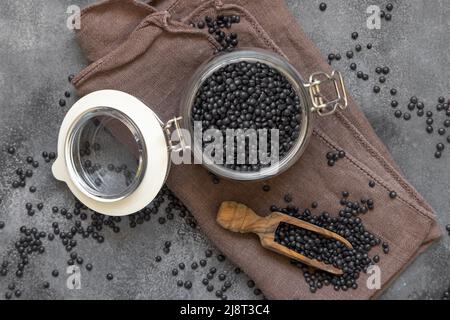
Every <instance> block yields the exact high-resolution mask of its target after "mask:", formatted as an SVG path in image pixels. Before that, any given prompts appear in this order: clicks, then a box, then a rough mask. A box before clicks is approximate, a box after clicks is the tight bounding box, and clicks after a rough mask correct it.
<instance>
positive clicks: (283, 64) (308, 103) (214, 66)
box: [181, 49, 347, 181]
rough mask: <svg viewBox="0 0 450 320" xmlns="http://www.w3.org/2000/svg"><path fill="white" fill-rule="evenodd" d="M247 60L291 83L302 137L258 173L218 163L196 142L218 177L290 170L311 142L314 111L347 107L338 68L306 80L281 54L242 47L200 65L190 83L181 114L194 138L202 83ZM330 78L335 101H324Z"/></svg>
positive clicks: (261, 176) (254, 178) (256, 175)
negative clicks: (194, 118)
mask: <svg viewBox="0 0 450 320" xmlns="http://www.w3.org/2000/svg"><path fill="white" fill-rule="evenodd" d="M243 61H245V62H250V63H257V62H260V63H263V64H265V65H268V66H269V67H271V68H273V69H275V70H277V71H278V72H279V73H280V74H281V75H282V76H284V77H285V78H286V79H287V80H288V81H289V82H290V84H291V85H292V88H293V89H294V90H295V92H296V94H297V96H298V97H299V98H300V107H301V108H302V112H301V127H300V134H299V137H298V138H297V140H296V142H295V144H294V145H293V147H292V148H291V149H290V151H289V152H288V153H287V155H286V156H285V157H283V158H281V159H280V160H279V162H277V163H275V164H272V165H271V166H269V167H266V168H262V169H261V170H259V171H255V172H251V171H247V172H243V171H237V170H232V169H229V168H226V167H225V166H223V165H217V164H214V161H213V160H212V159H210V158H208V157H207V156H206V155H205V154H202V153H203V152H202V150H201V149H199V148H201V145H200V144H196V145H194V147H196V148H197V150H194V155H196V156H199V155H200V156H202V159H198V160H199V161H201V162H202V163H203V165H204V166H205V167H206V168H207V169H208V170H209V171H210V172H212V173H214V174H215V175H217V176H220V177H224V178H228V179H233V180H239V181H257V180H263V179H268V178H271V177H273V176H276V175H278V174H280V173H282V172H284V171H286V170H287V169H289V168H290V167H291V166H292V165H293V164H294V163H295V162H296V161H297V160H298V159H299V158H300V157H301V155H302V154H303V152H304V151H305V149H306V147H307V145H308V142H309V138H310V136H311V132H312V127H313V126H312V122H313V119H312V113H313V112H317V113H318V114H319V115H321V116H324V115H328V114H331V113H333V112H334V111H335V110H336V108H338V107H339V108H340V109H344V108H345V107H346V106H347V97H346V92H345V88H344V84H343V80H342V78H341V75H340V73H338V72H336V71H334V72H333V73H332V74H331V75H327V74H325V73H315V74H314V75H311V77H310V81H309V82H305V81H304V80H303V79H302V77H301V76H300V74H299V73H298V72H297V71H296V70H295V68H294V67H293V66H292V65H291V64H290V63H289V62H288V61H287V60H285V59H283V58H282V57H280V56H279V55H276V54H274V53H271V52H268V51H264V50H260V49H248V50H238V51H235V52H232V53H227V54H224V55H221V56H218V57H215V58H213V59H211V60H210V61H208V62H206V63H205V64H203V65H202V66H201V67H199V68H198V70H197V71H196V73H195V74H194V75H193V76H192V78H191V80H190V81H189V82H188V85H187V88H186V89H185V92H184V95H183V99H182V102H181V115H182V118H183V127H184V128H189V130H190V136H191V137H194V130H193V128H194V126H193V122H192V108H193V105H194V101H195V98H196V95H197V92H198V90H199V89H200V87H201V85H202V84H203V83H204V82H205V81H206V80H207V79H208V78H209V77H210V76H211V75H213V74H214V73H215V72H217V71H218V70H219V69H221V68H223V67H225V66H227V65H230V64H235V63H239V62H243ZM326 81H329V82H332V83H333V85H334V86H335V90H336V97H335V98H334V99H333V101H328V102H327V103H324V97H323V96H322V95H321V93H320V85H321V84H323V83H324V82H326Z"/></svg>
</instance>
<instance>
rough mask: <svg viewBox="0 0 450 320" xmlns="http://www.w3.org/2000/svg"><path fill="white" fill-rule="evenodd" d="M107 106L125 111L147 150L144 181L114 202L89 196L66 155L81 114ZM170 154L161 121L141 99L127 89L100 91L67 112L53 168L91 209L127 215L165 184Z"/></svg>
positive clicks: (138, 208) (136, 209)
mask: <svg viewBox="0 0 450 320" xmlns="http://www.w3.org/2000/svg"><path fill="white" fill-rule="evenodd" d="M98 107H108V108H111V109H115V110H118V111H120V112H122V113H124V114H126V115H127V116H128V117H129V118H130V119H131V120H132V121H133V122H134V124H135V125H136V127H137V128H139V130H140V132H141V134H142V138H143V140H144V141H143V144H144V145H145V149H146V150H147V165H146V170H145V172H144V175H143V178H142V181H141V183H140V184H139V185H138V187H137V188H136V190H134V192H132V193H131V194H130V195H129V196H127V197H125V198H122V199H119V200H115V201H111V200H109V201H99V200H97V199H96V197H95V196H89V195H88V193H87V192H86V190H82V189H83V188H82V186H81V184H80V183H78V182H77V181H74V180H76V179H74V177H73V174H71V172H70V171H71V169H69V168H71V166H72V164H71V162H70V159H67V157H66V150H67V147H68V146H67V145H66V144H67V142H68V135H69V134H70V130H71V128H72V127H73V125H74V124H75V123H74V122H76V121H77V119H79V117H80V115H82V114H84V113H86V112H87V111H89V110H91V109H95V108H98ZM168 162H169V154H168V149H167V141H166V136H165V134H164V131H163V129H162V127H161V123H160V120H159V119H158V117H157V116H156V115H155V113H154V112H153V111H152V110H151V109H150V108H149V107H147V106H146V105H145V104H144V103H143V102H142V101H140V100H139V99H137V98H135V97H134V96H132V95H129V94H127V93H125V92H121V91H116V90H101V91H96V92H93V93H90V94H88V95H86V96H84V97H83V98H81V99H80V100H78V101H77V102H76V103H75V104H74V105H73V106H72V108H71V109H70V110H69V111H68V112H67V114H66V116H65V118H64V120H63V123H62V125H61V128H60V132H59V137H58V158H57V159H56V160H55V163H54V164H53V167H52V171H53V175H54V176H55V178H56V179H58V180H60V181H64V182H65V183H66V184H67V186H68V187H69V189H70V191H72V193H73V194H74V195H75V197H77V199H78V200H80V201H81V202H82V203H83V204H85V205H86V206H87V207H89V208H90V209H92V210H94V211H97V212H99V213H102V214H107V215H110V216H125V215H129V214H132V213H134V212H137V211H139V210H141V209H143V208H144V207H145V206H146V205H148V204H149V203H150V202H151V201H152V200H153V199H154V198H155V197H156V196H157V194H158V193H159V191H160V190H161V188H162V186H163V185H164V183H165V180H166V175H167V170H168Z"/></svg>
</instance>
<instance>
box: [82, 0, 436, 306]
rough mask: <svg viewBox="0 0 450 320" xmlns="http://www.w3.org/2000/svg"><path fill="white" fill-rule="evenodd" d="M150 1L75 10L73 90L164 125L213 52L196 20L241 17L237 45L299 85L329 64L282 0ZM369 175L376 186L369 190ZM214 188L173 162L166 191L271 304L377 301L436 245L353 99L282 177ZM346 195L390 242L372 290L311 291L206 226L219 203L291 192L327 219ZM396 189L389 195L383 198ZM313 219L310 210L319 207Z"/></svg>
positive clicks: (284, 268) (423, 211) (418, 202)
mask: <svg viewBox="0 0 450 320" xmlns="http://www.w3.org/2000/svg"><path fill="white" fill-rule="evenodd" d="M151 3H152V4H153V5H154V6H150V5H145V4H142V3H138V2H135V1H131V0H127V1H124V0H110V1H105V2H102V3H100V4H97V5H94V6H91V7H88V8H86V9H85V10H83V13H82V23H81V26H82V29H81V30H80V31H79V32H78V33H77V38H78V41H79V43H80V46H81V48H82V49H83V50H84V52H85V54H86V56H87V57H88V59H89V60H90V62H92V64H91V65H89V66H88V67H87V68H86V69H85V70H83V71H82V72H81V73H80V74H79V75H77V77H76V78H75V79H74V85H75V86H76V88H77V90H78V92H79V94H80V95H85V94H87V93H89V92H92V91H95V90H100V89H117V90H122V91H125V92H128V93H130V94H132V95H135V96H137V97H139V98H140V99H142V100H143V101H144V102H145V103H146V104H147V105H148V106H149V107H151V108H152V109H153V110H154V111H155V112H156V113H157V114H158V115H159V116H160V117H161V118H162V119H163V120H168V119H169V118H171V117H173V116H176V115H179V114H180V111H179V103H180V93H181V92H182V90H183V88H184V87H185V86H186V84H187V82H188V81H189V78H190V76H191V75H192V74H193V73H194V71H195V70H196V69H197V68H198V66H200V65H201V64H202V63H203V62H204V61H206V60H207V59H210V58H211V57H212V55H213V52H214V50H215V49H216V48H217V47H216V43H215V41H214V39H212V38H211V37H210V36H209V35H208V33H207V32H206V31H205V30H199V29H195V28H192V27H190V26H189V22H191V21H199V20H200V19H203V17H204V16H206V15H209V16H215V15H217V14H239V15H240V16H241V23H239V24H236V25H233V30H234V31H235V32H236V33H238V35H239V43H240V46H242V47H258V48H263V49H266V50H271V51H273V52H276V53H278V54H280V55H282V56H284V57H286V58H287V59H289V60H290V62H291V63H292V64H293V65H294V66H295V67H296V68H297V70H298V71H299V72H300V74H301V75H302V76H303V77H304V79H306V78H307V77H308V76H309V75H310V74H311V73H312V72H316V71H325V72H330V71H331V70H330V66H329V65H328V64H327V63H326V62H325V61H324V60H323V59H322V58H321V55H320V52H319V51H318V49H317V48H316V47H315V46H314V44H313V43H312V42H311V40H310V39H308V38H307V36H306V35H305V34H304V33H303V32H302V30H301V29H300V27H299V26H298V25H297V24H296V21H295V19H294V18H293V16H292V15H291V14H290V12H289V11H288V10H287V8H286V7H285V4H284V1H283V0H224V1H220V0H211V1H205V0H159V1H152V2H151ZM341 149H342V150H345V151H346V157H345V158H344V159H342V160H340V161H339V162H338V163H337V165H336V166H334V167H332V168H331V167H329V166H328V165H327V164H326V161H325V154H326V153H327V152H328V151H330V150H341ZM369 180H374V181H375V182H376V183H377V185H376V187H375V188H373V189H372V188H369V187H368V181H369ZM266 183H268V184H270V185H271V187H272V188H271V191H270V192H268V193H266V192H263V191H262V186H263V185H264V183H263V182H257V183H239V182H234V181H225V180H223V181H221V183H220V184H218V185H214V184H213V182H212V181H211V177H210V175H209V174H208V173H207V171H206V170H205V169H203V168H202V167H201V166H198V165H184V166H173V167H172V172H171V174H170V177H169V179H168V182H167V184H168V186H169V187H170V188H171V189H172V190H173V191H174V192H175V193H176V195H177V196H178V197H179V198H180V199H181V200H182V201H183V202H184V204H185V205H186V206H187V207H188V208H189V209H190V210H191V211H192V213H193V214H194V215H195V217H196V218H197V220H198V222H199V224H200V226H201V228H202V230H203V231H204V232H205V233H206V235H207V236H208V237H209V238H210V239H211V240H212V241H213V242H214V243H215V244H216V245H217V247H218V248H219V249H220V250H221V251H222V252H223V253H224V254H225V255H226V256H227V257H229V258H230V259H231V260H232V261H233V262H234V263H236V264H237V265H239V266H240V267H241V268H242V269H243V270H244V271H245V272H246V273H247V274H248V275H249V276H250V277H251V278H252V279H254V280H255V281H256V283H257V285H258V286H259V287H260V288H261V289H262V290H263V292H264V293H265V294H266V296H267V297H269V298H273V299H367V298H372V297H375V296H377V295H378V294H379V293H380V292H381V291H382V290H383V289H384V288H386V286H387V285H388V284H389V283H390V282H391V281H392V280H393V279H394V278H395V277H396V276H397V275H398V274H399V273H400V272H401V271H402V270H403V269H404V268H406V266H407V265H408V264H409V263H411V261H412V260H413V259H414V258H415V257H416V256H417V255H418V254H419V253H420V252H422V251H423V250H424V249H426V248H427V247H428V246H429V245H430V244H431V243H432V242H433V241H434V240H436V239H437V238H438V237H439V235H440V231H439V228H438V226H437V223H436V219H435V215H434V213H433V210H432V209H431V207H430V206H429V205H428V204H427V203H426V201H425V200H424V199H423V198H422V197H421V196H420V195H419V194H418V193H417V191H416V190H415V189H414V187H412V186H411V185H410V184H409V183H408V182H407V181H406V180H405V178H404V177H403V176H402V174H401V172H400V170H399V169H398V167H397V166H396V165H395V163H394V161H393V160H392V158H391V156H390V155H389V153H388V152H387V150H386V148H385V147H384V146H383V144H382V143H381V142H380V140H379V139H378V137H377V136H376V135H375V133H374V131H373V129H372V128H371V126H370V124H369V123H368V121H367V119H366V118H365V116H364V114H363V113H362V112H361V111H360V110H359V108H358V107H357V105H356V104H355V103H354V101H353V100H352V99H350V101H349V108H348V109H347V110H345V111H342V112H338V113H336V114H335V115H333V116H330V117H325V118H316V119H315V127H314V133H313V136H312V138H311V142H310V145H309V147H308V149H307V151H306V153H305V154H304V155H303V157H302V158H301V159H300V160H299V161H298V162H297V163H296V164H295V165H294V166H293V167H292V168H291V169H289V170H288V171H287V172H285V173H283V174H282V175H280V176H278V177H276V178H274V179H271V180H270V181H268V182H266ZM343 190H347V191H349V192H350V193H351V196H350V198H351V199H354V200H358V199H361V198H362V197H367V196H370V197H372V198H373V199H374V201H375V210H373V211H371V212H369V213H368V214H366V215H364V216H362V219H363V221H364V223H365V225H366V227H367V229H368V230H370V231H371V232H372V233H374V234H375V235H376V236H378V237H379V238H381V239H382V240H383V241H387V242H389V244H390V248H391V251H390V253H389V255H384V254H383V253H382V252H381V250H380V248H375V249H373V250H372V252H371V254H372V255H374V254H379V255H380V256H381V261H380V263H379V266H380V268H381V271H382V274H381V280H382V288H381V290H370V289H368V288H367V287H366V285H365V282H366V278H367V275H362V276H361V279H360V280H359V284H360V286H359V289H358V290H349V291H347V292H335V291H334V290H333V288H331V287H326V288H323V289H321V290H319V291H318V292H317V293H315V294H311V293H310V292H309V289H308V286H307V284H306V283H305V281H304V279H303V276H302V274H301V271H300V270H299V269H298V268H296V267H294V266H292V265H290V264H289V261H288V260H287V259H285V258H283V257H281V256H279V255H277V254H274V253H271V252H268V251H266V250H265V249H263V248H262V247H261V246H260V244H259V241H258V239H257V238H256V237H255V236H253V235H240V234H234V233H231V232H228V231H226V230H223V229H222V228H221V227H220V226H218V225H217V223H216V222H215V215H216V213H217V209H218V207H219V205H220V203H221V202H222V201H225V200H235V201H239V202H242V203H245V204H246V205H248V206H249V207H251V208H253V209H254V210H255V211H256V212H258V213H261V214H267V213H269V207H270V206H271V205H272V204H276V205H279V206H282V205H283V196H284V195H285V194H286V193H290V194H292V196H293V199H294V203H295V204H296V205H298V206H300V208H302V207H303V208H304V207H307V206H308V205H309V204H310V203H311V202H312V201H313V200H318V201H319V203H320V206H319V208H318V209H317V210H320V211H328V212H330V213H332V214H336V213H337V212H338V210H339V199H340V195H341V191H343ZM391 190H395V191H396V192H397V194H398V196H397V198H396V199H395V200H391V199H390V198H389V196H388V193H389V191H391ZM316 213H317V212H316Z"/></svg>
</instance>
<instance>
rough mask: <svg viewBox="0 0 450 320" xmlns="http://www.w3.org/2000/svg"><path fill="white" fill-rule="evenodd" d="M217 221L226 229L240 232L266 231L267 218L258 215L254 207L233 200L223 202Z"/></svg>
mask: <svg viewBox="0 0 450 320" xmlns="http://www.w3.org/2000/svg"><path fill="white" fill-rule="evenodd" d="M216 220H217V222H218V223H219V224H220V225H221V226H222V227H223V228H225V229H228V230H230V231H233V232H240V233H248V232H253V233H265V232H266V231H267V220H266V219H265V218H263V217H260V216H258V215H257V214H256V213H255V212H254V211H253V210H252V209H250V208H249V207H247V206H246V205H243V204H241V203H237V202H233V201H225V202H222V204H221V206H220V209H219V213H218V214H217V218H216Z"/></svg>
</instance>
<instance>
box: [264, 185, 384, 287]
mask: <svg viewBox="0 0 450 320" xmlns="http://www.w3.org/2000/svg"><path fill="white" fill-rule="evenodd" d="M340 204H341V205H342V206H343V207H342V209H341V210H340V211H339V214H338V216H337V217H333V216H332V215H330V213H328V212H322V213H321V214H320V215H314V214H313V213H312V212H311V211H310V210H309V209H308V208H306V209H305V210H304V211H303V212H300V210H299V208H297V207H295V206H293V205H289V206H288V207H286V208H278V207H276V206H272V207H271V211H277V212H282V213H285V214H287V215H289V216H292V217H296V218H298V219H301V220H303V221H306V222H309V223H311V224H314V225H316V226H319V227H321V228H325V229H328V230H330V231H333V232H335V233H337V234H339V235H341V236H342V237H344V238H345V239H347V240H348V241H349V242H350V243H351V244H352V246H353V249H349V248H347V247H345V245H344V244H343V243H341V242H339V241H336V240H334V239H330V238H326V237H323V236H321V235H318V234H317V233H313V232H311V231H308V230H305V229H301V228H298V227H295V226H293V225H288V224H285V223H282V224H280V226H279V227H278V229H277V231H276V233H275V241H276V242H278V243H280V244H282V245H284V246H286V247H288V248H289V249H291V250H294V251H296V252H298V253H300V254H302V255H304V256H306V257H308V258H311V259H315V260H317V261H320V262H323V263H325V264H329V265H333V266H334V267H336V268H338V269H341V270H342V271H343V273H344V274H343V275H341V276H337V275H332V274H330V273H327V272H324V271H320V270H313V269H312V268H309V267H308V266H306V265H304V264H302V263H301V262H297V261H294V260H292V263H293V264H294V265H296V266H298V267H299V268H301V269H302V271H303V275H304V277H305V280H306V282H307V283H308V285H309V288H310V291H311V292H312V293H314V292H316V291H317V290H318V289H321V288H322V287H324V286H330V285H331V286H333V288H334V290H336V291H339V290H342V291H347V290H348V289H357V288H358V284H357V280H358V278H359V277H360V274H361V272H366V271H367V268H368V267H369V266H370V265H372V264H376V263H378V262H379V261H380V257H379V256H378V255H375V256H373V257H370V256H369V251H370V250H371V249H372V248H373V247H375V246H379V245H380V244H381V246H382V248H383V252H384V253H385V254H388V253H389V244H388V243H387V242H382V241H381V239H380V238H378V237H376V236H375V235H373V234H372V233H370V232H369V231H367V230H366V229H365V227H364V224H363V222H362V220H361V218H360V217H359V215H361V214H366V213H367V212H369V210H373V209H374V201H373V200H372V199H370V198H367V199H366V198H363V199H360V200H359V201H355V200H354V201H351V200H350V199H349V193H348V192H343V193H342V199H341V201H340ZM317 206H318V204H317V202H313V204H312V207H313V208H316V207H317Z"/></svg>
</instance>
